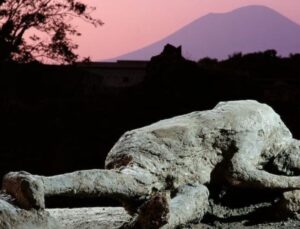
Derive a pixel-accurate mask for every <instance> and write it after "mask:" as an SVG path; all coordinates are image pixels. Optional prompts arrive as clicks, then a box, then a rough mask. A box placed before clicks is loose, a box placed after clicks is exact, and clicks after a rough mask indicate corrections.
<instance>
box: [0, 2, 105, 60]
mask: <svg viewBox="0 0 300 229" xmlns="http://www.w3.org/2000/svg"><path fill="white" fill-rule="evenodd" d="M93 10H95V8H93V7H89V6H87V5H86V4H84V3H82V2H80V1H76V0H0V62H3V61H16V62H21V63H28V62H33V61H40V62H47V63H49V62H55V63H73V62H75V61H76V60H77V59H78V55H77V54H76V53H75V50H76V49H77V47H78V45H77V44H76V43H74V42H73V41H72V39H71V38H72V37H74V36H80V35H81V34H80V33H79V32H78V31H77V29H76V27H75V26H74V22H75V21H73V24H72V20H73V19H80V20H83V21H85V22H87V23H90V24H92V25H94V26H100V25H102V24H103V23H102V21H101V20H99V19H95V18H94V17H92V16H91V13H92V11H93Z"/></svg>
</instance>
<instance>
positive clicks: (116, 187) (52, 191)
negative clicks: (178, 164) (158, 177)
mask: <svg viewBox="0 0 300 229" xmlns="http://www.w3.org/2000/svg"><path fill="white" fill-rule="evenodd" d="M143 177H144V178H145V179H144V181H142V180H141V178H139V177H138V175H136V171H135V170H134V169H132V170H130V169H125V170H122V171H118V170H100V169H95V170H83V171H76V172H72V173H67V174H62V175H57V176H50V177H45V176H37V175H31V174H29V173H26V172H11V173H8V174H7V175H6V176H5V177H4V179H3V185H2V189H4V190H6V191H7V192H8V193H9V194H11V195H12V196H14V197H15V198H16V200H17V202H18V203H19V205H20V206H21V207H23V208H26V209H29V208H36V209H39V208H44V207H45V203H44V197H45V196H53V195H80V196H112V197H117V198H127V199H134V198H139V197H142V196H147V195H149V194H150V192H151V188H152V184H154V183H155V177H153V176H151V175H150V174H147V172H146V171H145V173H144V174H143ZM143 182H144V183H143Z"/></svg>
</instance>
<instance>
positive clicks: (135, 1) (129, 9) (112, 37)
mask: <svg viewBox="0 0 300 229" xmlns="http://www.w3.org/2000/svg"><path fill="white" fill-rule="evenodd" d="M83 2H86V3H88V4H90V5H92V6H96V7H97V11H96V12H94V16H96V17H99V18H100V19H102V20H103V21H104V23H105V25H104V26H102V27H99V28H97V29H95V28H94V27H92V26H90V25H87V24H84V25H82V24H80V25H78V29H79V31H81V32H82V34H83V35H82V36H81V37H80V38H79V39H78V43H79V46H80V47H79V50H78V53H79V54H80V55H81V56H90V57H91V58H92V60H105V59H109V58H113V57H117V56H120V55H122V54H125V53H128V52H130V51H133V50H136V49H139V48H142V47H144V46H146V45H148V44H151V43H153V42H155V41H157V40H160V39H162V38H164V37H166V36H167V35H169V34H171V33H173V32H175V31H177V30H178V29H179V28H181V27H183V26H184V25H186V24H189V23H190V22H192V21H193V20H195V19H197V18H199V17H201V16H204V15H206V14H208V13H211V12H213V13H218V12H228V11H231V10H233V9H236V8H239V7H242V6H247V5H265V6H268V7H270V8H272V9H274V10H276V11H278V12H279V13H281V14H282V15H284V16H286V17H288V18H290V19H291V20H293V21H294V22H296V23H298V24H300V0H85V1H83Z"/></svg>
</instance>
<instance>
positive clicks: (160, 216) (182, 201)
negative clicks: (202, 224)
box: [125, 184, 209, 229]
mask: <svg viewBox="0 0 300 229" xmlns="http://www.w3.org/2000/svg"><path fill="white" fill-rule="evenodd" d="M208 196H209V191H208V189H207V188H206V187H205V186H204V185H200V184H198V185H185V186H183V187H181V188H179V189H178V192H177V193H176V196H175V197H174V198H173V199H170V196H169V194H168V193H166V192H164V193H158V194H156V195H154V196H153V197H152V198H151V199H150V200H149V201H147V202H146V203H145V204H144V205H142V206H141V208H140V210H139V212H138V215H137V216H136V217H135V218H134V219H133V220H132V222H131V223H130V224H129V225H127V226H126V227H125V228H142V229H146V228H147V229H149V228H150V229H151V228H152V229H154V228H160V227H162V228H166V229H167V228H175V227H176V226H179V225H183V224H186V223H188V222H190V221H193V220H196V219H201V218H202V217H203V216H204V214H205V213H206V211H207V208H208Z"/></svg>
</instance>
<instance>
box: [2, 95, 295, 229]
mask: <svg viewBox="0 0 300 229" xmlns="http://www.w3.org/2000/svg"><path fill="white" fill-rule="evenodd" d="M299 149H300V144H299V142H298V141H297V140H295V139H293V138H292V134H291V133H290V131H289V130H288V128H287V127H286V126H285V124H284V123H283V122H282V121H281V119H280V117H279V115H278V114H276V113H275V112H274V110H273V109H272V108H271V107H269V106H267V105H265V104H261V103H258V102H256V101H252V100H246V101H231V102H221V103H219V104H218V105H217V106H216V107H215V108H214V109H212V110H207V111H201V112H193V113H190V114H186V115H182V116H178V117H174V118H171V119H166V120H162V121H159V122H157V123H154V124H152V125H150V126H146V127H143V128H140V129H136V130H132V131H128V132H126V133H125V134H124V135H123V136H122V137H121V138H120V139H119V141H118V142H117V143H116V144H115V146H114V147H113V148H112V149H111V151H110V152H109V154H108V156H107V159H106V169H105V170H87V171H76V172H74V173H69V174H63V175H58V176H53V177H43V176H36V175H30V174H28V173H20V172H19V173H9V174H7V175H6V176H5V178H4V182H3V189H5V190H6V191H7V192H8V193H10V194H12V195H13V196H15V197H16V199H17V200H18V202H19V204H20V205H21V206H22V207H24V208H31V207H34V208H44V207H45V205H44V196H45V195H46V196H47V195H96V196H106V195H110V196H113V197H116V198H118V199H120V200H121V201H122V202H123V203H124V204H125V205H126V208H127V209H128V211H129V212H130V213H131V214H132V215H133V218H132V221H131V222H130V223H128V224H127V225H126V226H125V225H124V227H131V228H134V227H136V228H159V227H166V228H172V227H175V226H178V225H181V224H185V223H187V222H189V221H192V220H195V219H199V218H200V219H201V218H202V217H203V215H204V214H205V212H206V211H207V207H208V197H209V190H208V188H207V185H208V184H211V183H218V182H224V181H225V182H228V183H229V184H231V185H232V186H237V187H245V188H247V187H250V188H257V189H280V190H282V191H285V190H290V189H299V188H300V177H299V176H296V175H299V173H298V172H299V171H300V159H299V156H298V155H299V152H300V150H299ZM286 161H290V162H289V163H286ZM267 167H268V168H270V167H271V168H272V171H269V170H268V169H266V168H267ZM22 185H23V186H22ZM20 187H23V188H20ZM290 195H292V194H290ZM297 195H298V194H297ZM292 196H293V198H295V195H292ZM285 197H286V198H288V199H289V200H290V199H291V198H290V197H289V195H285ZM286 206H287V204H286Z"/></svg>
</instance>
